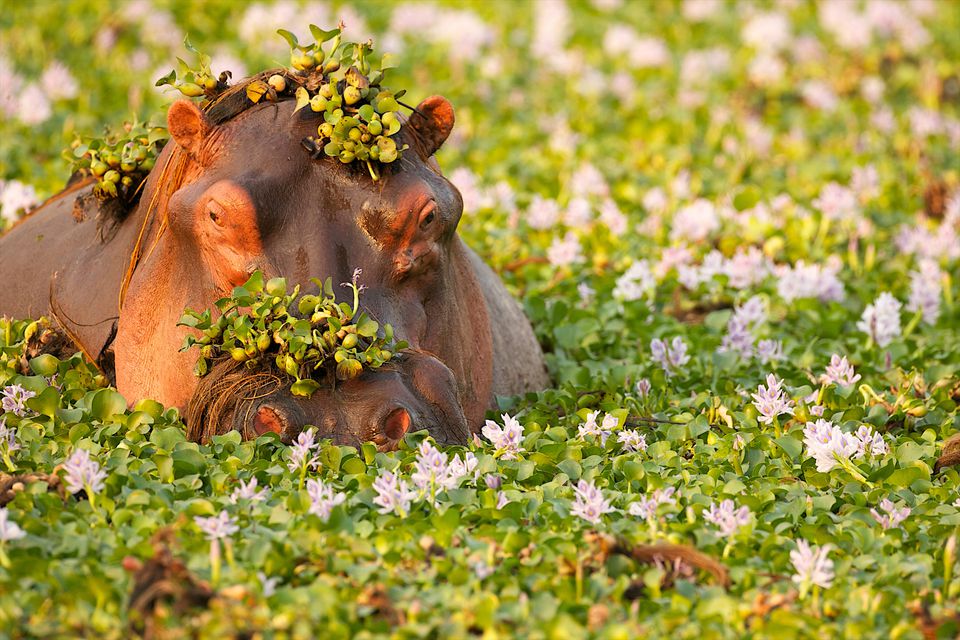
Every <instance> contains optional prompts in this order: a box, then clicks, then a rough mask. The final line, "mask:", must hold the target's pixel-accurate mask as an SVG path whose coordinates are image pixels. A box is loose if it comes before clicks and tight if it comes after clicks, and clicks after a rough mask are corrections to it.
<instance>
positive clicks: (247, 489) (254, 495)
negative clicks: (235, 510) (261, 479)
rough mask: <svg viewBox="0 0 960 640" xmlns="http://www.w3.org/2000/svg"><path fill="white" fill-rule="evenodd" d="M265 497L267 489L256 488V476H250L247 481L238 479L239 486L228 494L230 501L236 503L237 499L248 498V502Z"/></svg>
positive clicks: (257, 500)
mask: <svg viewBox="0 0 960 640" xmlns="http://www.w3.org/2000/svg"><path fill="white" fill-rule="evenodd" d="M266 499H267V489H266V488H262V489H258V488H257V477H256V476H254V477H252V478H250V479H249V480H248V481H247V482H244V481H243V480H241V481H240V486H238V487H237V488H236V489H234V490H233V493H231V494H230V502H231V503H233V504H236V503H237V501H239V500H249V501H250V502H260V501H261V500H266Z"/></svg>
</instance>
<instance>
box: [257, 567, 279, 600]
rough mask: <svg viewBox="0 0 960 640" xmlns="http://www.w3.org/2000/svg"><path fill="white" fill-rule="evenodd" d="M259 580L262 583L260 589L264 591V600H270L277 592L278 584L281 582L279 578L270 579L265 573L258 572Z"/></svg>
mask: <svg viewBox="0 0 960 640" xmlns="http://www.w3.org/2000/svg"><path fill="white" fill-rule="evenodd" d="M257 580H259V581H260V588H261V589H262V591H263V597H264V598H269V597H270V596H272V595H273V594H274V593H276V592H277V583H279V582H280V577H279V576H276V577H273V578H268V577H267V574H265V573H264V572H263V571H258V572H257Z"/></svg>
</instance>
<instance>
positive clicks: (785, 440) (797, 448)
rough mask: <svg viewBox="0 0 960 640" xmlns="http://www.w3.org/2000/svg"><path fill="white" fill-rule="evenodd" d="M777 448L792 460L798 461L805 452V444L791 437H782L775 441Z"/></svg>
mask: <svg viewBox="0 0 960 640" xmlns="http://www.w3.org/2000/svg"><path fill="white" fill-rule="evenodd" d="M774 442H775V443H777V446H778V447H780V448H781V449H783V451H784V452H785V453H786V454H787V456H789V458H790V459H791V460H796V459H797V457H798V456H799V455H800V453H801V452H802V451H803V443H802V442H801V441H799V440H797V439H796V438H794V437H793V436H791V435H784V436H780V437H779V438H777V439H775V440H774Z"/></svg>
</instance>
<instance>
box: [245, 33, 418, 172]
mask: <svg viewBox="0 0 960 640" xmlns="http://www.w3.org/2000/svg"><path fill="white" fill-rule="evenodd" d="M342 27H343V25H341V26H340V27H339V28H337V29H331V30H329V31H325V30H323V29H320V28H319V27H317V26H316V25H310V32H311V33H312V34H313V37H314V39H315V42H314V43H312V44H308V45H302V44H300V42H299V41H298V39H297V36H296V35H294V34H293V33H291V32H289V31H287V30H285V29H280V30H279V31H278V33H279V34H280V35H281V36H283V37H284V39H286V41H287V43H288V44H289V45H290V49H291V54H290V59H291V65H292V70H291V71H290V72H289V74H287V75H286V77H280V76H276V75H275V76H273V77H271V78H270V79H269V81H268V82H267V83H264V82H263V81H259V83H260V85H262V86H254V85H256V84H257V83H252V84H251V87H248V90H247V95H248V97H250V99H251V100H253V101H254V102H256V101H257V100H259V99H260V96H263V95H264V94H266V93H267V92H268V91H269V90H270V89H274V90H276V91H277V92H282V91H292V92H293V93H294V95H295V97H296V100H297V107H296V110H295V112H296V111H299V110H301V109H304V108H306V107H307V106H309V107H310V109H311V111H314V112H316V113H321V114H322V117H323V122H322V123H321V124H320V125H319V126H318V127H317V137H316V138H314V137H312V136H311V137H308V138H306V139H305V140H304V146H305V147H307V149H309V150H310V151H311V152H312V153H313V154H314V156H315V157H318V156H320V155H327V156H329V157H331V158H337V159H339V160H340V162H342V163H344V164H349V163H351V162H362V163H364V164H365V165H366V167H367V170H368V171H369V172H370V177H371V178H373V179H374V180H375V181H376V180H379V179H380V173H379V169H378V166H379V164H380V163H383V164H389V163H391V162H395V161H396V160H397V159H398V158H400V154H401V152H402V151H403V150H404V149H406V148H407V147H406V146H404V147H402V148H401V147H398V146H397V142H396V140H395V139H394V137H393V136H395V135H396V134H397V132H399V131H400V118H399V115H398V112H399V110H400V106H401V104H400V102H399V101H398V100H399V98H400V97H402V96H403V94H404V91H396V92H394V91H391V90H390V89H387V88H386V87H384V86H383V80H384V75H385V73H386V72H387V70H388V69H390V68H391V67H393V66H394V65H393V64H392V62H391V58H390V56H389V55H384V56H383V57H382V58H381V59H380V61H379V63H378V64H376V65H373V64H372V63H371V58H372V54H373V42H372V41H368V42H365V43H353V42H344V41H343V40H342V37H341V36H342V33H341V30H342ZM288 79H289V80H290V81H291V82H290V83H287V82H286V80H288ZM281 81H282V82H281ZM278 87H281V88H278ZM251 90H252V91H253V92H254V94H253V95H251Z"/></svg>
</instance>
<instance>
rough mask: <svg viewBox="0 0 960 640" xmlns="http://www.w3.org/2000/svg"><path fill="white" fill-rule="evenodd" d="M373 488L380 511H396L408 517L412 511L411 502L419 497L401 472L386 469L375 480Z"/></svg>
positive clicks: (375, 502) (374, 500)
mask: <svg viewBox="0 0 960 640" xmlns="http://www.w3.org/2000/svg"><path fill="white" fill-rule="evenodd" d="M373 490H374V491H376V493H377V496H376V497H375V498H374V499H373V502H374V504H376V505H377V506H379V507H380V509H378V511H379V512H380V513H390V512H391V511H392V512H394V513H396V514H397V515H398V516H400V517H406V515H407V513H409V512H410V503H411V502H412V501H413V499H414V498H416V497H417V492H416V491H414V490H412V489H411V488H410V485H409V484H407V481H406V480H403V479H402V478H401V477H400V474H396V475H395V474H393V473H390V472H389V471H384V472H383V473H382V474H380V476H379V477H378V478H377V479H376V480H374V481H373Z"/></svg>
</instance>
